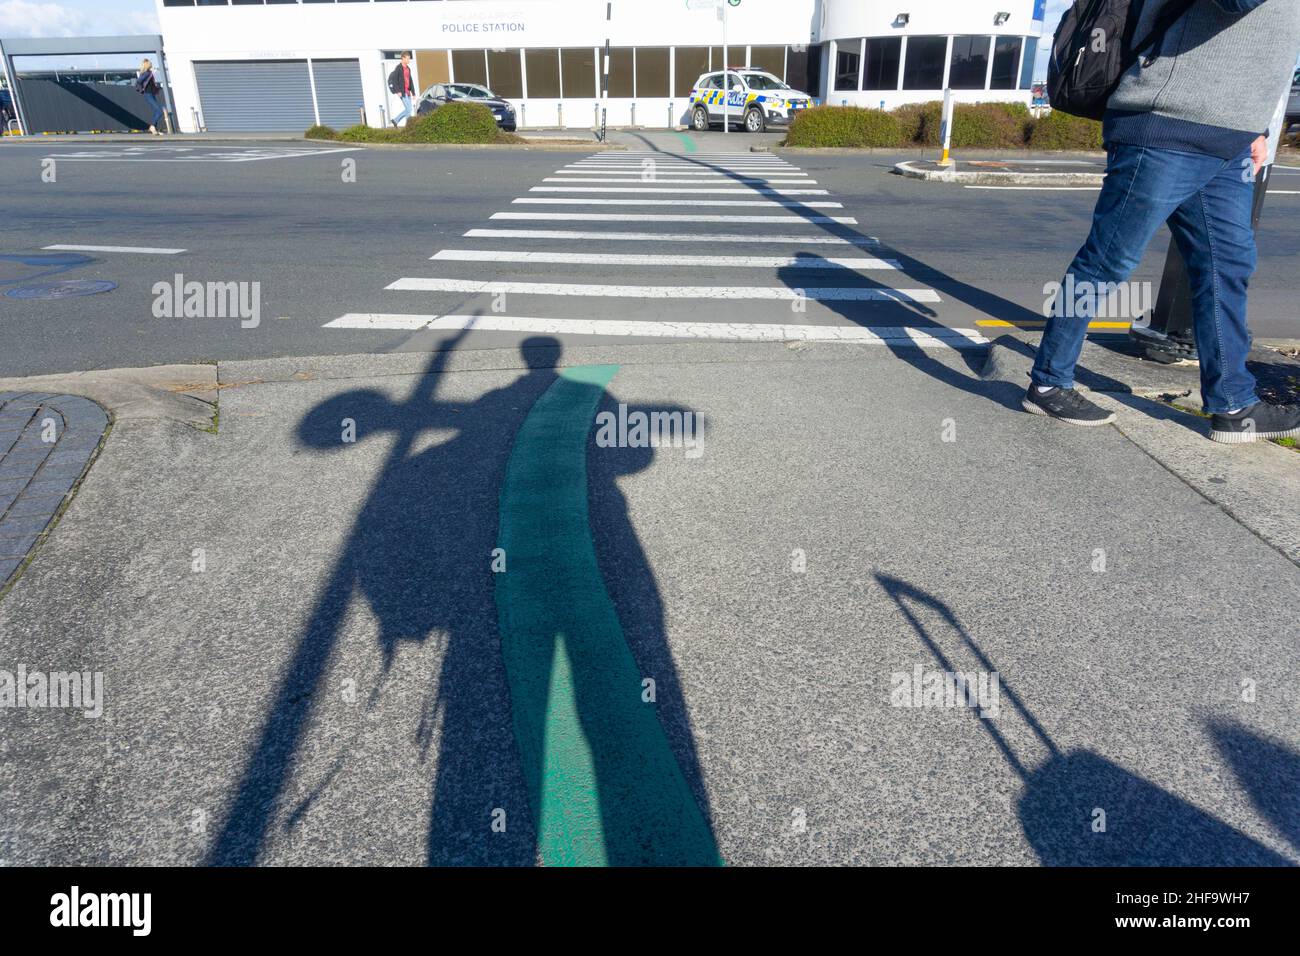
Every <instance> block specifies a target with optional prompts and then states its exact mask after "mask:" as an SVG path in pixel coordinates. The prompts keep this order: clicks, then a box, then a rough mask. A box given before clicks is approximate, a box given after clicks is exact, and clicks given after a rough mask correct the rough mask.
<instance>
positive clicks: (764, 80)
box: [741, 73, 790, 90]
mask: <svg viewBox="0 0 1300 956" xmlns="http://www.w3.org/2000/svg"><path fill="white" fill-rule="evenodd" d="M741 75H742V76H743V78H744V80H745V85H746V86H748V87H749V88H750V89H751V90H788V89H789V88H790V87H788V86H786V85H785V84H784V83H782V82H781V81H780V80H778V79H777V78H776V77H775V76H771V75H770V74H767V73H743V74H741Z"/></svg>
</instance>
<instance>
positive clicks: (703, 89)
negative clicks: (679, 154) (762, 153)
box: [691, 69, 817, 133]
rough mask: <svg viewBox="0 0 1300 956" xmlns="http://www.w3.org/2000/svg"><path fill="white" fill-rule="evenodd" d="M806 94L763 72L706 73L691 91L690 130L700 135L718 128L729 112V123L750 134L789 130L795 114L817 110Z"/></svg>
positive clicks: (814, 102)
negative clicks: (810, 108) (775, 128)
mask: <svg viewBox="0 0 1300 956" xmlns="http://www.w3.org/2000/svg"><path fill="white" fill-rule="evenodd" d="M816 105H817V101H816V100H814V99H813V98H812V97H811V96H809V95H808V94H807V93H802V92H800V91H799V90H796V89H792V88H790V87H789V86H786V85H785V84H784V83H783V82H781V81H780V80H778V79H777V78H776V77H775V76H773V75H772V74H771V73H768V72H766V71H764V70H753V69H750V70H728V71H727V77H726V84H725V85H724V84H723V77H722V71H721V70H719V71H718V72H717V73H705V74H704V75H703V76H701V77H700V78H699V79H698V80H696V81H695V86H694V87H692V89H691V128H692V129H696V130H699V131H701V132H703V131H705V130H707V129H708V128H709V127H711V126H721V125H722V124H723V123H724V122H726V119H727V115H728V113H727V111H728V110H729V111H730V113H729V115H730V119H731V122H732V123H742V124H744V127H745V129H746V130H748V131H749V132H751V133H761V132H763V130H765V129H767V128H768V127H769V126H789V125H790V121H791V120H792V119H794V117H795V114H797V113H798V112H799V111H800V110H806V109H807V108H808V107H810V106H816Z"/></svg>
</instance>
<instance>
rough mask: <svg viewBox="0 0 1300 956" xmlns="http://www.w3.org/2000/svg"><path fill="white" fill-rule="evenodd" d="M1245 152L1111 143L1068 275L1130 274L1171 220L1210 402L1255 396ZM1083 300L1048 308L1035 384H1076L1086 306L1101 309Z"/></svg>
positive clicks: (1213, 407) (1105, 277)
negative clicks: (1081, 304)
mask: <svg viewBox="0 0 1300 956" xmlns="http://www.w3.org/2000/svg"><path fill="white" fill-rule="evenodd" d="M1249 162H1250V151H1249V150H1246V151H1245V152H1243V153H1242V154H1241V155H1240V156H1238V157H1237V158H1235V159H1230V160H1224V159H1219V158H1218V157H1217V156H1209V155H1206V154H1202V153H1188V152H1180V151H1177V150H1172V149H1157V148H1153V147H1150V146H1129V145H1126V144H1123V143H1117V144H1114V145H1112V146H1111V147H1110V152H1109V159H1108V162H1107V164H1106V181H1105V184H1104V185H1103V186H1102V189H1101V196H1100V197H1099V198H1098V199H1097V209H1096V211H1095V212H1094V213H1093V218H1092V231H1091V232H1090V233H1089V235H1088V241H1087V242H1085V243H1084V244H1083V248H1082V249H1080V250H1079V253H1078V255H1076V256H1075V257H1074V261H1073V262H1072V263H1071V264H1070V268H1069V271H1068V273H1067V276H1066V282H1065V283H1063V285H1065V286H1066V288H1071V287H1073V288H1074V289H1076V290H1078V289H1083V290H1085V293H1084V294H1093V290H1096V285H1097V284H1098V283H1121V282H1126V281H1128V278H1129V276H1130V275H1132V274H1133V270H1134V269H1136V268H1137V266H1138V264H1139V263H1140V262H1141V261H1142V256H1143V254H1144V253H1145V252H1146V248H1147V245H1148V244H1149V243H1150V242H1151V239H1152V237H1153V236H1154V235H1155V234H1156V231H1157V230H1158V229H1159V228H1160V226H1161V224H1163V223H1165V222H1168V224H1169V230H1170V232H1172V233H1173V236H1174V241H1175V242H1176V243H1177V244H1178V249H1179V251H1180V252H1181V253H1182V256H1183V261H1184V262H1186V263H1187V274H1188V277H1189V278H1190V279H1191V288H1192V325H1193V328H1194V332H1195V336H1196V349H1197V352H1198V353H1199V356H1200V361H1201V395H1202V397H1203V401H1204V405H1205V411H1206V412H1225V411H1231V410H1233V409H1237V408H1244V407H1246V406H1249V405H1253V404H1255V402H1256V401H1257V400H1258V399H1257V397H1256V394H1255V378H1254V376H1252V375H1251V374H1250V372H1248V371H1247V370H1246V355H1247V353H1249V352H1250V343H1251V336H1250V330H1249V329H1248V328H1247V327H1246V287H1247V285H1248V284H1249V282H1250V277H1251V275H1252V274H1253V273H1254V271H1255V231H1254V229H1253V228H1252V227H1251V222H1250V216H1251V207H1252V205H1253V201H1254V189H1255V185H1254V177H1253V176H1252V175H1251V166H1250V165H1249ZM1071 277H1073V286H1071V284H1070V283H1071ZM1080 283H1083V285H1080ZM1079 294H1080V293H1078V292H1076V295H1079ZM1062 298H1063V299H1064V298H1065V296H1064V294H1062ZM1067 304H1068V303H1067ZM1075 304H1076V305H1077V304H1078V303H1077V300H1076V302H1075ZM1085 305H1086V307H1085V308H1082V309H1075V310H1062V309H1060V308H1057V309H1054V310H1053V312H1052V314H1051V315H1050V316H1049V317H1048V320H1047V328H1046V329H1045V330H1044V332H1043V340H1042V342H1041V344H1040V345H1039V347H1038V357H1037V359H1036V360H1035V361H1034V370H1033V372H1032V373H1031V375H1030V378H1032V379H1033V381H1034V384H1036V385H1042V386H1052V385H1055V386H1058V387H1060V388H1071V387H1072V386H1073V385H1074V366H1075V363H1076V362H1078V360H1079V353H1080V351H1082V349H1083V340H1084V336H1085V335H1086V334H1087V331H1088V321H1089V319H1088V318H1086V317H1085V316H1096V315H1097V311H1096V308H1095V305H1096V300H1095V299H1094V300H1093V302H1092V303H1091V304H1085ZM1071 316H1074V317H1071ZM1129 318H1133V316H1129Z"/></svg>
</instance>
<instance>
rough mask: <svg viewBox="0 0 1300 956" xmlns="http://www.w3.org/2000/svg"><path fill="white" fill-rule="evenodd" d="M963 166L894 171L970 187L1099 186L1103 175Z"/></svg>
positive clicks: (916, 164)
mask: <svg viewBox="0 0 1300 956" xmlns="http://www.w3.org/2000/svg"><path fill="white" fill-rule="evenodd" d="M960 167H961V164H960V163H955V164H954V165H953V166H951V167H950V168H947V169H927V168H926V167H925V166H924V165H923V161H920V160H906V161H904V162H901V163H895V164H894V171H895V172H896V173H898V174H899V175H901V176H905V177H907V178H909V179H920V180H923V181H925V182H932V183H961V184H964V185H969V186H1100V185H1101V184H1102V182H1103V181H1104V180H1105V178H1106V177H1105V174H1104V173H1083V172H1075V173H1037V172H1035V173H1029V172H999V171H994V170H987V169H981V170H965V169H961V168H960Z"/></svg>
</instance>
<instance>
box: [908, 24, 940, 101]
mask: <svg viewBox="0 0 1300 956" xmlns="http://www.w3.org/2000/svg"><path fill="white" fill-rule="evenodd" d="M947 53H948V38H947V37H908V38H907V62H906V63H905V64H904V65H903V89H905V90H941V89H943V61H944V57H945V56H946V55H947Z"/></svg>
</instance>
